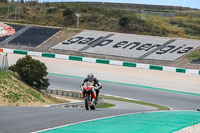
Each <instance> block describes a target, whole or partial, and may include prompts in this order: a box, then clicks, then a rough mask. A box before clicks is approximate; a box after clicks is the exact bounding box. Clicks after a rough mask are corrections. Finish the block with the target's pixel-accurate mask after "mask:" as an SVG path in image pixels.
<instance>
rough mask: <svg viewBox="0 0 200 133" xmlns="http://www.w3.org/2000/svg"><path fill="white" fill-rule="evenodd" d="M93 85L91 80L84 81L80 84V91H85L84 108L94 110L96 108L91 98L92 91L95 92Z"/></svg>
mask: <svg viewBox="0 0 200 133" xmlns="http://www.w3.org/2000/svg"><path fill="white" fill-rule="evenodd" d="M94 89H95V87H94V83H93V82H89V81H88V82H86V83H85V84H84V85H83V86H82V91H84V93H85V99H84V101H85V109H86V110H89V109H91V110H95V109H96V101H95V100H94V99H93V96H92V92H94V93H95V90H94Z"/></svg>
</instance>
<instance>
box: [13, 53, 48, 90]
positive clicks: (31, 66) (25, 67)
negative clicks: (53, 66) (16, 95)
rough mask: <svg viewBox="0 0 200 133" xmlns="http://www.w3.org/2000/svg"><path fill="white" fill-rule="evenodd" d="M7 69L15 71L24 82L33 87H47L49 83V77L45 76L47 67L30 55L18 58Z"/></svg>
mask: <svg viewBox="0 0 200 133" xmlns="http://www.w3.org/2000/svg"><path fill="white" fill-rule="evenodd" d="M9 70H11V71H14V72H17V73H18V74H19V76H20V78H21V79H22V80H23V81H24V82H25V83H27V84H28V85H30V86H32V87H34V88H37V89H47V87H48V86H49V85H50V84H49V79H47V78H46V76H47V74H48V73H47V67H46V66H45V64H44V63H42V62H40V61H39V60H35V59H33V58H32V57H31V56H28V55H27V56H26V57H24V58H22V59H19V60H18V61H17V63H16V64H15V65H12V66H10V67H9Z"/></svg>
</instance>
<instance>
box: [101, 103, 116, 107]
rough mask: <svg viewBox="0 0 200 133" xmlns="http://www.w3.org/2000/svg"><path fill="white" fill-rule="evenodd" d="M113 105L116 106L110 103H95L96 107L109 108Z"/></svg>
mask: <svg viewBox="0 0 200 133" xmlns="http://www.w3.org/2000/svg"><path fill="white" fill-rule="evenodd" d="M114 106H116V105H115V104H110V103H104V104H100V105H97V108H111V107H114Z"/></svg>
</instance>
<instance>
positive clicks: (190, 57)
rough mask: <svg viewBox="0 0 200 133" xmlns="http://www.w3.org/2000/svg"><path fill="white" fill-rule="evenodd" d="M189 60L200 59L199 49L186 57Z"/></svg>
mask: <svg viewBox="0 0 200 133" xmlns="http://www.w3.org/2000/svg"><path fill="white" fill-rule="evenodd" d="M186 57H187V58H188V59H190V60H196V59H200V49H197V50H195V51H193V52H191V53H190V54H188V55H187V56H186Z"/></svg>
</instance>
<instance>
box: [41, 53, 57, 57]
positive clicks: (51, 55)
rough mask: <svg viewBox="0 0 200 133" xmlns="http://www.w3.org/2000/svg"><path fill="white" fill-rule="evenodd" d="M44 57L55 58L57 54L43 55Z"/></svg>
mask: <svg viewBox="0 0 200 133" xmlns="http://www.w3.org/2000/svg"><path fill="white" fill-rule="evenodd" d="M42 57H49V58H55V54H53V53H42Z"/></svg>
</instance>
